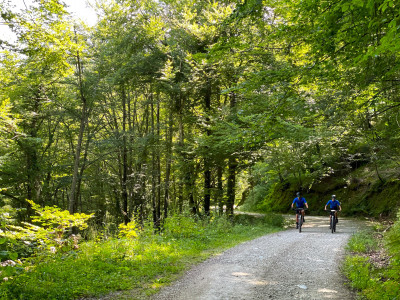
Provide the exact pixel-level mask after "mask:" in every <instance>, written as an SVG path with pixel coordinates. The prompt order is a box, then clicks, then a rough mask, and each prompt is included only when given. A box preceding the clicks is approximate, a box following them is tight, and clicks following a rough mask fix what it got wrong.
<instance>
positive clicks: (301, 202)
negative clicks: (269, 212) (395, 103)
mask: <svg viewBox="0 0 400 300" xmlns="http://www.w3.org/2000/svg"><path fill="white" fill-rule="evenodd" d="M296 196H297V197H296V198H294V200H293V202H292V208H293V206H294V204H296V208H304V206H305V207H307V208H308V204H307V201H306V199H305V198H304V197H302V196H301V194H300V192H297V193H296ZM301 215H302V218H303V222H304V215H305V213H304V209H303V210H302V211H301ZM298 226H299V223H298V222H297V214H296V228H298Z"/></svg>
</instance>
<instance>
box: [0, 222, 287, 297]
mask: <svg viewBox="0 0 400 300" xmlns="http://www.w3.org/2000/svg"><path fill="white" fill-rule="evenodd" d="M282 225H283V218H282V217H280V216H275V215H269V216H266V217H264V218H256V217H251V216H250V217H249V216H243V215H241V216H239V217H238V218H237V220H236V221H235V224H234V225H233V226H232V224H231V223H230V222H229V221H227V220H226V219H224V218H215V219H211V220H206V221H204V220H197V221H196V220H193V219H192V218H190V217H182V216H176V217H170V218H169V219H168V223H167V224H165V230H164V231H163V233H162V234H154V233H153V230H152V228H151V227H150V226H149V228H145V229H144V230H143V231H142V232H141V233H140V234H139V236H138V237H137V238H134V239H127V238H121V239H117V238H110V239H107V240H104V239H102V240H99V241H89V242H86V243H84V244H82V245H81V247H80V249H79V251H73V252H69V253H64V254H46V255H44V254H43V255H38V256H35V257H33V258H31V259H30V260H29V261H26V262H25V263H24V265H23V266H21V267H23V268H24V269H23V271H21V272H20V274H19V275H16V276H14V277H13V278H8V280H7V281H3V282H2V283H1V284H0V298H1V299H24V300H25V299H26V300H28V299H83V298H98V297H102V296H104V295H110V296H108V297H107V299H124V298H125V299H143V298H146V296H149V295H151V294H154V293H155V292H157V291H158V289H159V288H160V287H162V286H164V285H166V284H168V283H170V282H171V281H173V280H174V279H176V278H177V277H178V275H179V274H181V273H182V272H183V271H184V270H185V269H187V268H188V267H189V266H190V265H192V264H194V263H197V262H199V261H202V260H204V259H206V258H207V257H209V256H211V255H214V254H216V253H219V252H221V251H223V250H225V249H227V248H230V247H232V246H235V245H237V244H239V243H242V242H244V241H247V240H251V239H254V238H257V237H259V236H262V235H264V234H267V233H272V232H275V231H278V230H280V229H281V228H282ZM117 291H119V292H117ZM124 291H125V292H124ZM111 292H117V294H114V296H112V295H113V294H110V293H111Z"/></svg>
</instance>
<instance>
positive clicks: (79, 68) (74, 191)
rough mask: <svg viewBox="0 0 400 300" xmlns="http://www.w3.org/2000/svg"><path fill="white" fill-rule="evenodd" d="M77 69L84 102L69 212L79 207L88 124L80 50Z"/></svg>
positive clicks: (80, 91) (81, 96)
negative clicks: (81, 168)
mask: <svg viewBox="0 0 400 300" xmlns="http://www.w3.org/2000/svg"><path fill="white" fill-rule="evenodd" d="M77 71H78V83H79V93H80V98H81V102H82V112H81V118H80V125H79V134H78V141H77V145H76V148H75V155H74V169H73V173H72V183H71V192H70V196H69V208H68V210H69V212H70V213H71V214H73V213H75V212H76V209H77V199H78V197H79V195H78V194H77V183H78V176H79V161H80V158H81V148H82V142H83V133H84V132H85V126H86V119H87V101H86V97H85V94H84V92H83V78H82V64H81V59H80V55H79V52H78V53H77Z"/></svg>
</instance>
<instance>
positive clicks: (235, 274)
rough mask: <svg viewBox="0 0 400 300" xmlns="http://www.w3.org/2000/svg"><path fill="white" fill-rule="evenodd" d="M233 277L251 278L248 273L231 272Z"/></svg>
mask: <svg viewBox="0 0 400 300" xmlns="http://www.w3.org/2000/svg"><path fill="white" fill-rule="evenodd" d="M232 275H233V276H251V274H249V273H243V272H233V273H232Z"/></svg>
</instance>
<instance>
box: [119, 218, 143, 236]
mask: <svg viewBox="0 0 400 300" xmlns="http://www.w3.org/2000/svg"><path fill="white" fill-rule="evenodd" d="M118 228H119V233H118V237H120V238H122V237H126V238H128V239H129V238H136V237H137V236H138V233H137V225H136V222H135V221H131V222H129V223H128V224H126V225H125V224H123V223H122V224H119V226H118Z"/></svg>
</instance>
